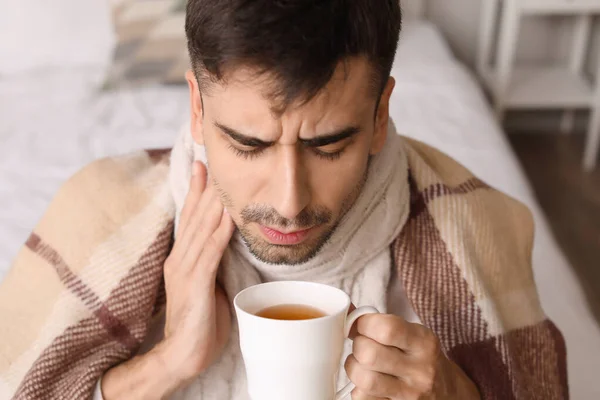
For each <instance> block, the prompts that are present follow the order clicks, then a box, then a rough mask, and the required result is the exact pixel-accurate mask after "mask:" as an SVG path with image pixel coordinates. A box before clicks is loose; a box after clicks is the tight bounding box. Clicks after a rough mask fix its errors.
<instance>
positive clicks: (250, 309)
mask: <svg viewBox="0 0 600 400" xmlns="http://www.w3.org/2000/svg"><path fill="white" fill-rule="evenodd" d="M233 303H234V306H235V311H236V314H237V319H238V324H239V332H240V347H241V350H242V356H243V358H244V364H245V366H246V376H247V378H248V392H249V395H250V398H251V399H252V400H282V399H285V400H333V399H335V400H342V399H344V398H346V397H347V396H348V395H349V394H350V393H351V392H352V390H353V389H354V385H353V384H352V383H350V384H348V385H347V386H346V387H344V388H343V389H342V390H340V391H339V392H337V393H336V392H335V390H336V382H337V375H338V370H339V366H340V361H341V357H342V353H343V347H344V340H345V339H346V338H347V337H348V334H349V333H350V329H351V327H352V325H353V324H354V322H355V321H356V320H357V319H358V318H359V317H361V316H363V315H365V314H373V313H377V312H378V311H377V310H376V309H375V308H373V307H360V308H358V309H356V310H354V311H353V312H352V313H350V315H348V310H349V308H350V304H351V302H350V298H349V297H348V295H347V294H346V293H344V292H343V291H341V290H339V289H336V288H334V287H331V286H327V285H322V284H318V283H310V282H295V281H289V282H272V283H264V284H260V285H256V286H252V287H249V288H247V289H245V290H243V291H241V292H240V293H239V294H238V295H237V296H236V297H235V299H234V302H233ZM283 304H298V305H305V306H310V307H315V308H317V309H319V310H321V311H323V312H324V313H325V314H326V316H325V317H321V318H314V319H307V320H300V321H290V320H275V319H268V318H262V317H258V316H256V314H257V313H259V312H260V311H262V310H263V309H265V308H267V307H272V306H277V305H283Z"/></svg>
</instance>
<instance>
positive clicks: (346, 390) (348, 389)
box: [335, 306, 379, 400]
mask: <svg viewBox="0 0 600 400" xmlns="http://www.w3.org/2000/svg"><path fill="white" fill-rule="evenodd" d="M366 314H379V311H377V309H376V308H375V307H369V306H365V307H359V308H357V309H356V310H354V311H352V312H351V313H350V314H348V316H347V317H346V324H345V326H344V335H346V337H348V336H350V330H351V329H352V325H354V323H355V322H356V320H357V319H359V318H360V317H362V316H363V315H366ZM354 388H355V386H354V383H352V382H350V383H349V384H347V385H346V386H344V387H343V388H342V389H341V390H340V391H339V392H337V393H336V394H335V400H343V399H345V398H346V397H347V396H348V395H349V394H350V393H352V391H353V390H354Z"/></svg>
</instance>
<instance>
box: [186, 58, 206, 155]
mask: <svg viewBox="0 0 600 400" xmlns="http://www.w3.org/2000/svg"><path fill="white" fill-rule="evenodd" d="M185 79H186V80H187V83H188V86H189V88H190V109H191V112H192V114H191V116H190V117H191V118H190V126H191V130H192V137H193V138H194V141H195V142H196V143H198V144H201V145H204V129H203V128H204V126H203V123H204V119H203V116H204V115H203V114H204V108H203V106H202V96H201V95H200V88H199V86H198V81H197V80H196V76H195V75H194V72H193V71H192V70H188V71H187V72H186V73H185Z"/></svg>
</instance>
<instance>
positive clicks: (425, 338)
mask: <svg viewBox="0 0 600 400" xmlns="http://www.w3.org/2000/svg"><path fill="white" fill-rule="evenodd" d="M356 327H357V330H358V333H359V334H361V335H363V336H367V337H369V338H371V339H373V340H375V341H377V342H379V343H381V344H383V345H385V346H391V347H396V348H398V349H400V350H402V351H405V352H407V353H421V352H423V351H429V350H432V349H429V348H424V347H423V344H424V343H429V342H430V341H434V342H435V341H436V338H435V337H434V336H432V333H431V331H429V330H428V329H427V328H426V327H424V326H423V325H420V324H411V323H409V322H407V321H405V320H404V319H402V318H399V317H397V316H395V315H389V314H387V315H386V314H368V315H364V316H362V317H360V318H359V319H358V321H357V322H356ZM433 350H434V349H433Z"/></svg>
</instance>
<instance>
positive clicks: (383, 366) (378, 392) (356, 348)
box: [346, 314, 480, 400]
mask: <svg viewBox="0 0 600 400" xmlns="http://www.w3.org/2000/svg"><path fill="white" fill-rule="evenodd" d="M356 332H357V336H356V337H355V338H354V345H353V354H352V355H350V356H349V357H348V359H347V361H346V372H347V373H348V377H349V378H350V380H351V381H352V382H353V383H354V384H355V385H356V389H355V390H354V391H353V392H352V399H353V400H378V399H381V400H384V399H389V400H437V399H461V400H470V399H479V398H480V396H479V393H478V390H477V388H476V387H475V385H474V384H473V382H471V380H470V379H469V378H468V377H467V376H466V375H465V374H464V372H463V371H462V370H461V369H460V368H459V367H458V366H457V365H455V364H454V363H452V362H451V361H450V360H448V359H447V358H446V357H445V356H444V354H443V353H442V351H441V350H440V343H439V340H438V339H437V337H436V336H435V334H434V333H433V332H432V331H431V330H429V329H427V328H426V327H425V326H423V325H419V324H411V323H408V322H406V321H405V320H403V319H402V318H400V317H397V316H394V315H384V314H369V315H365V316H362V317H361V318H359V319H358V321H357V322H356Z"/></svg>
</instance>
